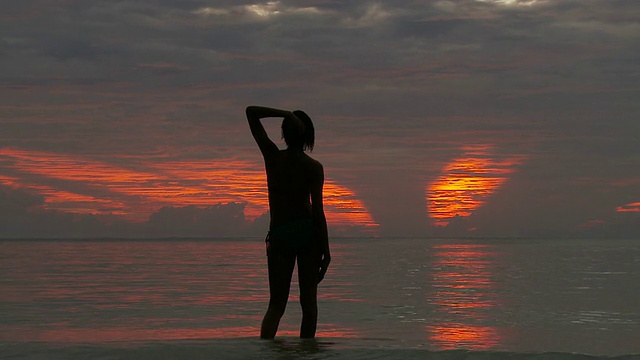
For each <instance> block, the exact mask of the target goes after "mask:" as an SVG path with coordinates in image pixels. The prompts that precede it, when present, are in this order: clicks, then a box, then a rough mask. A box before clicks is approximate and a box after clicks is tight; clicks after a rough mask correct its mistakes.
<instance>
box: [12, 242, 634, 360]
mask: <svg viewBox="0 0 640 360" xmlns="http://www.w3.org/2000/svg"><path fill="white" fill-rule="evenodd" d="M332 255H333V263H332V267H331V268H330V271H329V274H328V276H327V278H326V279H325V281H324V282H323V283H322V284H321V287H320V290H319V291H320V300H319V308H320V318H319V325H318V339H317V340H316V341H311V342H309V341H306V342H305V341H300V340H298V339H297V333H298V326H299V322H300V308H299V305H298V303H297V295H298V291H297V288H296V286H297V283H295V282H294V284H293V286H292V292H291V298H290V303H289V307H288V309H287V312H286V314H285V316H284V318H283V321H282V323H281V327H280V331H279V333H278V335H279V336H278V337H279V338H280V340H278V341H271V342H270V341H260V340H258V339H257V337H258V333H259V325H260V321H261V319H262V315H263V312H264V311H265V309H266V305H267V301H268V292H267V274H266V257H265V252H264V244H263V242H262V240H261V239H233V240H231V239H229V240H210V241H204V240H179V239H177V240H157V241H149V240H145V241H124V240H119V241H104V240H103V241H91V240H87V241H60V240H56V241H8V240H4V241H0V274H1V275H0V359H5V358H6V359H8V358H11V359H98V358H100V359H123V358H127V359H128V358H131V359H135V358H138V359H145V358H149V359H151V358H167V359H171V358H185V359H186V358H193V359H199V358H203V359H204V358H207V359H208V358H238V359H242V358H256V359H258V358H274V359H281V358H283V359H289V358H376V357H377V358H433V359H441V358H442V359H458V358H461V359H462V358H478V359H484V358H500V357H501V356H502V357H504V358H514V357H515V358H518V356H519V357H522V358H530V357H527V356H534V354H539V355H540V354H541V353H556V357H552V358H574V357H575V356H578V355H575V353H579V354H590V355H596V356H620V355H627V356H624V357H621V358H625V359H626V358H640V356H637V355H638V354H640V240H606V239H602V240H521V239H519V240H515V239H514V240H455V239H449V240H429V239H395V238H377V239H334V240H333V242H332ZM294 280H295V277H294ZM571 353H574V355H571ZM518 354H520V355H518ZM527 354H531V355H527ZM634 354H635V355H634ZM542 355H545V354H542ZM546 355H548V354H546ZM546 355H545V356H546ZM456 356H457V357H456ZM469 356H471V357H469ZM473 356H476V357H473ZM507 356H513V357H507ZM536 356H538V355H536ZM545 358H547V357H545ZM580 358H582V357H580ZM588 358H589V357H588Z"/></svg>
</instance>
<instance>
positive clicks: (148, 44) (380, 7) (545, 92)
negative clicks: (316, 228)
mask: <svg viewBox="0 0 640 360" xmlns="http://www.w3.org/2000/svg"><path fill="white" fill-rule="evenodd" d="M0 19H1V20H2V21H1V22H0V34H2V35H0V126H1V130H2V131H0V180H2V183H3V184H4V187H3V189H4V190H3V191H4V194H5V195H3V196H7V198H10V199H22V200H20V201H26V203H28V204H31V205H29V206H26V205H24V204H26V203H24V202H20V201H18V200H15V201H18V203H15V202H7V204H13V205H3V206H4V207H3V209H4V208H6V207H8V208H7V209H9V208H12V207H13V208H15V209H16V211H15V214H23V213H24V212H25V211H26V212H32V211H34V210H33V209H34V206H35V208H37V209H39V210H38V213H47V214H49V215H50V216H61V217H65V216H67V217H74V216H75V217H77V216H89V215H87V214H94V215H93V216H97V217H119V218H122V221H125V223H127V224H128V223H129V222H131V221H134V222H138V223H140V222H146V221H149V222H151V220H149V216H150V215H151V214H158V213H160V212H161V209H162V208H163V207H165V209H182V210H175V211H177V212H179V215H176V216H182V215H183V214H187V213H188V212H189V211H194V212H202V216H205V215H204V214H209V215H211V216H218V215H217V213H215V211H214V210H213V209H217V207H218V206H222V205H221V204H236V203H238V204H243V206H244V207H243V214H244V216H246V220H243V221H252V220H253V219H256V218H259V217H260V216H261V215H262V214H264V213H265V211H266V207H265V204H266V198H265V196H264V195H265V194H264V183H262V180H261V179H262V178H259V177H256V176H257V175H255V174H260V173H261V172H262V170H261V168H260V166H261V159H260V158H259V153H258V152H257V150H256V147H255V145H254V144H253V143H252V139H251V137H250V136H249V132H248V130H247V126H246V122H245V120H244V118H243V109H244V107H245V106H247V105H250V104H261V105H271V106H276V107H283V108H290V109H296V108H302V109H305V111H307V112H308V113H309V114H311V116H312V117H313V118H314V120H315V122H316V128H317V131H318V134H317V138H318V146H317V150H316V153H314V154H315V155H314V156H315V157H316V158H318V159H319V160H320V161H322V162H323V164H324V165H325V172H326V174H327V176H328V177H330V179H331V182H329V187H330V190H331V191H332V192H334V193H336V192H337V193H342V194H344V196H346V198H348V199H349V201H353V203H352V207H351V209H352V211H351V210H350V211H351V213H352V214H353V215H351V216H354V218H353V219H356V218H357V217H358V216H360V218H359V220H354V221H353V222H352V223H349V222H348V221H343V220H344V218H343V220H338V218H339V217H340V215H339V214H340V213H341V210H339V207H337V206H338V205H336V206H334V209H333V211H332V212H331V213H332V214H338V215H333V217H334V220H333V221H334V223H335V224H340V225H343V226H344V227H345V229H350V227H351V226H352V225H356V226H359V227H361V228H364V229H373V228H375V231H376V233H377V234H379V235H417V236H436V235H438V236H439V235H451V236H453V235H460V234H462V235H469V234H479V235H483V236H514V235H517V236H538V235H545V236H547V235H548V236H572V235H576V236H578V235H579V236H591V235H594V234H601V235H602V234H615V235H616V236H637V235H638V230H637V229H638V228H640V227H635V228H634V224H637V223H638V217H639V216H638V212H637V211H635V210H634V209H637V206H636V205H634V204H637V203H638V201H639V200H640V193H639V191H638V189H639V188H640V186H639V185H640V172H639V170H638V169H640V166H638V165H640V162H639V158H638V154H640V145H639V144H640V141H639V139H638V134H640V125H639V124H640V123H638V116H639V115H640V105H639V104H640V88H639V87H638V85H637V84H638V83H640V72H639V71H638V67H637V64H638V62H639V61H640V47H638V45H637V44H638V43H640V14H639V13H638V7H637V4H636V3H635V1H633V0H555V1H543V0H539V1H531V0H528V1H523V0H513V1H506V0H504V1H502V0H483V1H479V0H458V1H454V0H451V1H427V2H416V1H408V0H407V1H404V0H403V1H394V2H392V3H388V2H387V3H380V2H368V1H350V2H339V1H322V0H317V1H315V0H314V1H270V2H251V1H215V2H212V1H204V0H189V1H179V2H176V1H127V0H125V1H118V2H108V1H107V2H105V1H97V0H90V1H67V0H64V1H56V2H48V1H43V0H30V1H22V2H8V3H7V4H2V5H0ZM267 121H270V120H267ZM271 121H272V123H269V124H268V126H270V127H271V128H270V132H271V134H272V135H273V137H274V138H278V136H279V135H278V129H277V126H278V124H277V123H278V121H276V120H271ZM478 147H486V148H489V147H490V148H491V149H492V150H491V155H490V157H489V158H488V159H490V160H491V161H494V162H495V161H497V162H500V161H507V160H509V159H511V160H513V159H517V161H516V162H517V163H518V165H517V166H513V167H509V169H510V170H509V172H507V173H502V174H501V175H500V176H499V178H500V179H501V180H500V181H499V183H498V182H493V184H494V185H495V186H493V187H491V189H489V188H488V187H485V189H484V190H482V191H484V194H485V195H486V196H482V203H481V205H478V206H475V207H472V208H469V209H468V210H467V211H465V212H464V213H462V212H461V213H460V214H458V218H455V215H453V216H452V217H448V218H445V219H444V220H445V221H446V222H447V223H448V225H447V226H446V227H444V228H443V227H438V226H435V225H434V224H433V221H432V220H433V219H434V218H437V216H434V214H436V213H437V210H434V209H436V208H437V206H435V205H434V204H435V203H437V202H438V201H436V200H434V197H433V190H431V193H429V191H430V190H429V189H435V188H437V187H438V186H439V184H440V185H442V184H444V183H445V182H446V181H447V176H451V174H450V172H451V170H452V169H453V170H455V165H453V164H455V163H456V161H457V159H461V158H463V157H465V154H466V153H467V152H468V149H470V148H478ZM488 156H489V155H486V156H485V158H487V157H488ZM514 161H515V160H514ZM476 176H478V177H480V178H484V179H485V180H481V179H477V181H475V182H474V184H483V183H490V182H491V181H490V180H491V179H494V180H495V179H496V175H495V174H491V173H487V174H476ZM464 179H467V178H459V179H458V180H457V181H458V182H459V184H462V183H464V182H465V181H467V180H464ZM474 186H475V185H474ZM331 187H333V188H331ZM445 187H446V186H445ZM465 191H472V190H470V189H466V190H465ZM14 192H15V194H13V193H14ZM207 192H209V193H212V194H213V193H215V194H214V195H206V194H207ZM188 194H192V195H193V196H189V195H188ZM203 194H204V195H203ZM466 194H467V195H469V193H466ZM28 199H31V200H28ZM38 199H39V200H38ZM12 201H13V200H12ZM29 201H31V202H29ZM456 201H457V202H460V201H465V200H464V199H463V198H460V199H458V200H455V201H454V203H455V202H456ZM34 202H35V203H34ZM21 204H22V205H21ZM229 206H231V207H233V205H229ZM434 206H435V207H434ZM231 207H230V208H229V209H231ZM29 209H30V210H29ZM225 209H227V208H225ZM234 209H236V211H237V208H234ZM329 210H331V209H329ZM3 211H4V210H3ZM21 211H22V213H21ZM166 211H169V210H165V212H166ZM171 211H173V210H171ZM434 211H435V212H434ZM7 213H11V210H7ZM214 213H215V214H214ZM30 214H31V213H30ZM134 214H139V215H138V216H137V217H136V216H135V215H134ZM176 214H178V213H176ZM357 214H365V215H357ZM32 215H33V214H32ZM49 215H47V216H49ZM16 216H17V215H16ZM185 216H186V215H185ZM189 216H191V215H189ZM199 216H200V215H199ZM34 219H35V218H34ZM38 219H40V218H38ZM48 219H49V218H46V219H45V218H42V219H40V220H33V221H36V223H37V222H38V221H42V222H43V223H44V222H45V221H49V220H48ZM96 221H98V222H99V223H100V224H102V223H103V222H104V221H103V220H96ZM340 221H342V222H340ZM61 223H62V222H61ZM505 223H506V224H508V226H502V225H501V224H505ZM87 226H88V227H89V228H91V227H92V226H93V227H94V228H95V229H98V230H100V229H102V230H104V228H103V225H87ZM104 226H107V225H104ZM180 226H181V225H176V228H175V229H178V228H180ZM194 227H195V228H198V226H197V225H194ZM3 229H6V228H4V227H3ZM109 229H111V228H109ZM180 229H182V230H180V231H178V230H176V231H175V234H176V235H179V234H181V233H184V234H185V235H188V234H189V231H190V230H189V229H187V228H180ZM469 229H474V230H473V231H469ZM98 230H96V231H95V232H96V233H99V232H100V231H102V230H100V231H98ZM104 231H106V232H108V231H107V230H104ZM109 231H110V230H109ZM193 231H196V230H193ZM358 233H359V232H358ZM365 233H369V232H365ZM9 234H11V236H19V235H20V234H21V233H20V231H18V230H12V231H11V232H9V231H8V230H0V235H2V236H7V235H9ZM24 235H25V236H26V235H27V233H26V232H25V233H24ZM602 236H604V235H602ZM607 236H609V235H607Z"/></svg>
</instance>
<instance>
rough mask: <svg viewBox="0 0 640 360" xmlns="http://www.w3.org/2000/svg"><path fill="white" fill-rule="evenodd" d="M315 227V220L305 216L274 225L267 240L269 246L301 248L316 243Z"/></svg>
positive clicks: (291, 248) (295, 249)
mask: <svg viewBox="0 0 640 360" xmlns="http://www.w3.org/2000/svg"><path fill="white" fill-rule="evenodd" d="M315 235H316V231H315V227H314V225H313V220H312V219H310V218H303V219H299V220H295V221H292V222H289V223H286V224H282V225H278V226H274V227H272V228H271V229H270V230H269V233H268V234H267V238H266V239H265V242H267V246H268V247H269V246H273V247H277V248H286V249H290V250H294V251H297V250H300V249H302V248H305V247H309V246H311V245H312V244H314V242H315V241H314V240H315Z"/></svg>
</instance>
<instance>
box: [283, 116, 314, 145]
mask: <svg viewBox="0 0 640 360" xmlns="http://www.w3.org/2000/svg"><path fill="white" fill-rule="evenodd" d="M293 115H295V116H296V117H297V118H298V119H300V121H302V124H303V125H304V129H303V130H302V131H300V128H299V127H297V126H295V125H296V124H293V123H292V122H291V121H290V119H286V118H285V119H284V121H282V137H283V138H284V142H285V143H286V144H287V146H288V147H289V148H291V149H301V150H307V149H309V151H313V144H314V142H315V130H314V128H313V122H312V121H311V118H310V117H309V115H307V114H306V113H305V112H304V111H302V110H295V111H294V112H293Z"/></svg>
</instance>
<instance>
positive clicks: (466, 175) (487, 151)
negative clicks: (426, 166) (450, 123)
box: [427, 145, 523, 226]
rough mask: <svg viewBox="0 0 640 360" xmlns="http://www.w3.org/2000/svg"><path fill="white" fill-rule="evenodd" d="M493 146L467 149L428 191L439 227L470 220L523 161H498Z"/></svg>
mask: <svg viewBox="0 0 640 360" xmlns="http://www.w3.org/2000/svg"><path fill="white" fill-rule="evenodd" d="M492 148H493V147H492V146H490V145H478V146H468V147H464V148H463V150H464V151H465V153H464V154H463V155H462V156H460V157H458V158H456V159H454V160H453V161H451V162H450V163H449V164H447V165H446V166H445V167H444V168H443V169H442V173H443V175H442V176H440V177H439V178H438V179H437V180H436V181H435V182H434V183H432V184H430V185H429V186H428V188H427V204H428V205H427V210H428V212H429V216H430V217H431V218H432V219H433V220H434V224H435V225H436V226H447V225H448V224H449V222H450V221H451V220H452V219H453V218H455V217H456V216H462V217H466V216H470V215H471V214H472V213H473V211H474V210H476V209H477V208H478V207H480V206H482V205H483V204H484V202H485V201H486V198H487V197H488V196H489V195H491V194H493V193H495V192H496V191H497V190H498V189H499V188H500V187H501V186H502V185H503V183H504V182H505V181H506V180H507V178H508V175H509V174H511V173H512V172H514V171H515V167H516V166H517V165H519V164H520V163H521V162H522V160H523V159H522V157H511V158H505V159H501V160H500V159H495V157H494V156H493V155H492V154H491V150H492Z"/></svg>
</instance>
